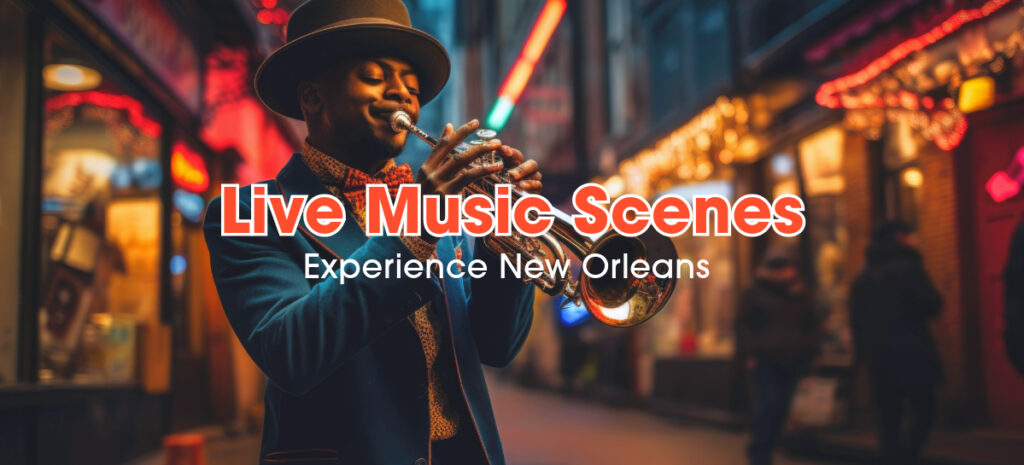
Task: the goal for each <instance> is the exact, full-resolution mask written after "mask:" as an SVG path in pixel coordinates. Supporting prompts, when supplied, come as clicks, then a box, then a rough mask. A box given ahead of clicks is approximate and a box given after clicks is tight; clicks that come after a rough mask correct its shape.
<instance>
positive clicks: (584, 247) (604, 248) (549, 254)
mask: <svg viewBox="0 0 1024 465" xmlns="http://www.w3.org/2000/svg"><path fill="white" fill-rule="evenodd" d="M390 123H391V129H392V130H393V131H395V132H396V133H397V132H402V131H408V132H410V133H412V134H414V135H415V136H416V137H418V138H420V139H421V140H423V141H424V142H426V143H427V144H429V145H430V146H431V147H435V148H436V147H437V145H438V142H437V139H435V138H434V137H432V136H430V135H429V134H427V133H426V132H424V131H423V130H422V129H420V128H418V127H416V125H414V124H413V122H412V118H410V117H409V115H408V114H407V113H405V112H403V111H396V112H394V113H392V114H391V117H390ZM495 135H496V134H495V133H494V132H493V131H489V130H481V131H478V132H477V136H478V137H480V138H482V139H488V138H493V137H495ZM458 151H459V150H456V151H455V152H458ZM499 158H500V157H499V156H498V155H497V154H496V153H494V152H490V153H487V154H484V155H482V156H481V157H480V158H479V159H477V160H476V161H475V163H494V162H497V161H499ZM514 183H515V181H513V180H512V179H511V177H509V176H508V174H507V172H506V171H502V172H499V173H496V174H491V175H488V176H486V177H484V178H481V179H479V180H477V181H475V182H473V183H472V184H470V185H469V186H468V187H466V189H465V190H464V192H465V193H468V194H480V195H484V196H487V197H490V198H492V199H493V198H494V197H495V195H494V188H495V186H496V185H498V184H514ZM524 195H526V194H525V193H523V192H522V191H519V190H517V189H512V201H513V202H515V201H516V200H518V199H519V198H522V197H523V196H524ZM552 214H553V216H554V223H553V225H552V227H551V229H550V230H549V231H548V232H547V233H545V234H542V235H540V236H537V237H530V236H526V235H523V234H520V233H519V232H518V231H514V230H513V232H512V235H510V236H497V235H493V234H492V235H490V236H485V237H483V238H481V241H482V243H483V244H484V246H486V247H487V248H488V249H490V250H491V251H493V252H495V253H498V254H521V255H524V256H526V257H528V258H527V259H528V260H529V259H534V258H536V259H539V260H555V261H558V262H566V261H567V260H569V255H568V254H567V253H566V251H568V252H569V253H571V254H572V255H574V256H575V257H576V258H577V259H578V260H581V261H582V260H584V259H585V258H586V257H587V256H588V255H592V254H599V255H602V256H604V257H605V258H607V259H609V260H611V259H618V258H620V257H626V259H627V262H629V263H632V262H633V261H635V260H643V261H647V262H654V261H655V260H671V261H675V260H676V258H677V254H676V250H675V246H674V245H673V244H672V241H671V240H670V239H669V238H667V237H665V236H663V235H661V234H658V233H657V232H655V231H648V232H645V233H643V234H641V235H639V236H636V237H627V236H623V235H620V234H618V233H617V232H615V231H614V230H612V231H608V232H606V233H605V234H603V235H601V236H599V237H597V238H596V239H594V238H591V237H588V236H584V235H582V234H580V233H579V232H578V231H576V229H575V228H574V227H573V226H572V222H571V220H570V218H569V216H568V215H567V214H565V213H564V212H561V211H559V210H557V209H555V210H554V211H552ZM554 269H555V268H548V270H549V271H546V272H544V273H543V274H541V275H540V276H538V277H537V278H527V279H525V281H527V282H532V283H533V284H535V285H536V286H537V287H538V288H540V289H541V290H542V291H544V292H545V293H546V294H548V295H551V296H558V295H563V296H565V298H566V300H565V302H567V303H568V302H574V303H576V304H577V305H583V306H584V308H586V309H587V311H588V312H589V313H590V314H591V315H593V316H594V318H596V319H597V320H598V321H600V322H602V323H604V324H607V325H609V326H615V327H620V328H625V327H630V326H636V325H638V324H640V323H643V322H644V321H647V320H648V319H649V318H651V317H652V316H654V315H655V314H656V313H658V311H660V310H661V309H662V307H664V306H665V303H666V302H667V301H668V298H669V296H671V295H672V291H673V290H674V289H675V282H676V280H675V278H658V277H655V276H654V275H652V274H649V275H647V276H646V277H645V278H636V277H632V276H627V277H622V276H614V275H611V274H610V273H605V275H604V277H591V276H590V275H589V274H587V273H585V272H583V271H582V270H581V272H580V273H579V278H578V279H577V278H574V277H573V276H572V275H571V273H557V272H554V271H553V270H554Z"/></svg>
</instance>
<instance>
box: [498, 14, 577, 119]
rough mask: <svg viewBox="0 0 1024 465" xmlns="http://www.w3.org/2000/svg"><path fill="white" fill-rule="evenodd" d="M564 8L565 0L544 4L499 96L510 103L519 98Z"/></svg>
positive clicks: (560, 18)
mask: <svg viewBox="0 0 1024 465" xmlns="http://www.w3.org/2000/svg"><path fill="white" fill-rule="evenodd" d="M565 9H566V0H548V2H547V4H545V5H544V9H542V10H541V12H540V16H539V17H538V18H537V22H536V23H534V25H533V30H531V31H530V36H529V37H528V38H527V39H526V45H524V46H523V50H522V52H521V53H520V55H519V59H517V60H516V63H515V65H514V66H513V67H512V72H510V73H509V74H508V77H507V78H505V83H504V84H502V85H501V92H499V94H498V96H499V97H504V98H506V99H508V100H510V101H511V102H512V103H515V102H516V101H517V100H519V96H520V95H522V93H523V89H525V88H526V84H527V83H528V82H529V81H530V75H531V74H533V69H534V67H535V66H537V61H538V60H540V56H541V54H543V53H544V48H545V47H547V44H548V41H549V40H551V35H552V34H554V33H555V29H556V28H557V27H558V23H559V22H560V21H561V20H562V15H564V14H565Z"/></svg>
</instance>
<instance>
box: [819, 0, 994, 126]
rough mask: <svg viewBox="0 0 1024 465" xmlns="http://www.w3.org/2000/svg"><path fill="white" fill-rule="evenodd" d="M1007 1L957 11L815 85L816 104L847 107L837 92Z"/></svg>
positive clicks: (874, 73) (841, 91)
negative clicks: (854, 67) (852, 69)
mask: <svg viewBox="0 0 1024 465" xmlns="http://www.w3.org/2000/svg"><path fill="white" fill-rule="evenodd" d="M1008 3H1010V0H989V1H988V2H986V3H985V4H984V5H982V6H981V7H980V8H972V9H969V10H960V11H958V12H956V13H954V14H953V16H950V17H949V18H947V19H946V20H945V21H943V22H942V23H941V24H939V25H938V26H935V27H933V28H931V29H930V30H929V31H928V32H925V33H924V34H921V35H919V36H917V37H914V38H911V39H908V40H905V41H903V42H902V43H900V44H899V45H897V46H895V47H893V48H892V49H891V50H889V51H888V52H886V53H885V54H884V55H882V56H880V57H878V58H876V59H874V60H873V61H872V62H871V63H868V65H867V66H865V67H864V68H862V69H861V70H859V71H856V72H854V73H851V74H847V75H846V76H842V77H839V78H837V79H833V80H831V81H828V82H826V83H824V84H822V85H821V87H819V88H818V92H817V94H816V95H815V96H814V99H815V101H817V102H818V104H819V105H821V106H823V107H827V108H840V107H843V108H850V107H847V106H846V105H845V103H846V102H845V100H844V99H842V97H840V96H839V94H841V93H843V92H846V91H847V90H850V89H852V88H854V87H858V86H861V85H864V84H866V83H867V82H868V81H870V80H872V79H874V78H876V77H878V75H880V74H882V73H883V72H884V71H885V70H887V69H889V68H892V66H893V65H895V64H896V63H898V62H899V61H901V60H903V59H904V58H906V57H908V56H910V54H911V53H914V52H916V51H918V50H921V49H923V48H925V47H927V46H929V45H931V44H934V43H935V42H938V41H939V40H941V39H942V38H943V37H946V36H948V35H950V34H952V33H954V32H956V31H957V30H959V29H960V28H961V27H963V25H965V24H967V23H969V22H971V21H975V20H978V19H981V18H984V17H986V16H989V15H991V14H992V13H994V12H995V11H996V10H998V9H1000V8H1002V7H1003V6H1005V5H1006V4H1008ZM865 103H866V105H863V106H871V104H873V103H875V102H870V103H869V102H865Z"/></svg>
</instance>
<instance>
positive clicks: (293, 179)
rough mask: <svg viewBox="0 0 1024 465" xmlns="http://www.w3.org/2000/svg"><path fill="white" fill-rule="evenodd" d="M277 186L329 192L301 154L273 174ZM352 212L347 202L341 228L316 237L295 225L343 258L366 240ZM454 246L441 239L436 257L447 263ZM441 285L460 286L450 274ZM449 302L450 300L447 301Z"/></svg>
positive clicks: (311, 193) (285, 191)
mask: <svg viewBox="0 0 1024 465" xmlns="http://www.w3.org/2000/svg"><path fill="white" fill-rule="evenodd" d="M275 180H276V181H277V185H278V188H279V189H280V191H281V194H282V195H284V196H285V197H288V196H292V195H305V196H308V197H309V198H313V197H315V196H317V195H321V194H327V195H331V193H330V191H328V190H327V186H325V185H324V184H323V182H321V181H320V179H319V178H318V177H317V176H316V174H315V173H313V171H312V170H310V169H309V167H308V166H306V163H305V162H303V161H302V155H301V154H298V153H296V154H294V155H292V157H291V159H289V160H288V163H287V164H285V166H284V168H282V169H281V171H280V172H278V173H277V178H276V179H275ZM352 214H353V213H352V211H351V210H349V208H348V205H345V215H346V219H345V225H344V226H342V227H341V231H339V232H338V234H335V235H333V236H328V237H320V236H317V235H315V234H313V233H311V232H310V231H309V230H308V229H306V227H305V226H304V225H302V224H301V223H300V224H299V230H300V231H302V234H303V235H305V236H306V238H307V239H309V240H310V241H312V242H314V243H318V244H320V245H321V246H323V248H324V249H327V250H328V251H329V252H330V253H331V254H333V255H335V257H337V258H341V257H347V256H349V255H351V254H352V252H353V251H355V249H357V248H359V247H360V246H361V245H363V244H364V243H365V242H366V234H365V233H364V232H363V230H362V228H360V227H359V223H357V222H356V221H355V220H354V219H352ZM455 242H458V243H459V247H462V246H464V245H465V244H462V243H461V242H462V241H461V237H460V238H456V241H455ZM455 249H456V246H455V245H454V244H453V242H452V240H451V239H450V238H447V237H444V238H441V240H440V241H438V243H437V248H436V251H437V258H438V259H440V260H441V262H443V263H448V262H449V261H450V260H454V259H455ZM444 285H445V288H446V289H449V288H453V287H456V286H461V283H460V282H459V281H458V280H456V279H454V278H451V277H448V276H447V275H445V278H444ZM449 303H451V302H449Z"/></svg>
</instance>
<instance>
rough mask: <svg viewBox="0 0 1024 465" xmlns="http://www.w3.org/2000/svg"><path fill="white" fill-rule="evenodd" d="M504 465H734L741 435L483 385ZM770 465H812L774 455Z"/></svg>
mask: <svg viewBox="0 0 1024 465" xmlns="http://www.w3.org/2000/svg"><path fill="white" fill-rule="evenodd" d="M489 381H490V382H489V387H490V391H491V400H492V401H493V402H494V409H495V415H496V416H497V419H498V429H499V430H500V431H501V437H502V443H503V445H504V448H505V457H506V459H508V463H509V465H630V464H644V465H680V464H699V465H712V464H713V465H741V464H745V463H746V460H745V456H744V448H745V447H746V435H745V433H743V432H731V431H726V430H722V429H718V428H714V427H709V426H705V425H701V424H684V423H680V422H679V421H675V420H672V419H668V418H661V417H658V416H655V415H652V414H650V413H648V412H644V411H640V410H632V409H617V408H612V407H607V406H603V405H600V404H596V403H593V402H589V401H580V400H574V399H569V398H566V397H562V396H559V395H556V394H552V393H549V392H543V391H533V390H526V389H523V388H521V387H518V386H515V385H512V384H508V383H505V382H502V381H499V380H496V379H494V378H491V379H490V380H489ZM775 463H776V464H780V465H797V464H812V463H813V464H820V463H822V462H815V461H807V460H799V459H794V458H790V457H784V456H782V455H781V454H780V455H777V460H776V461H775Z"/></svg>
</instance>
